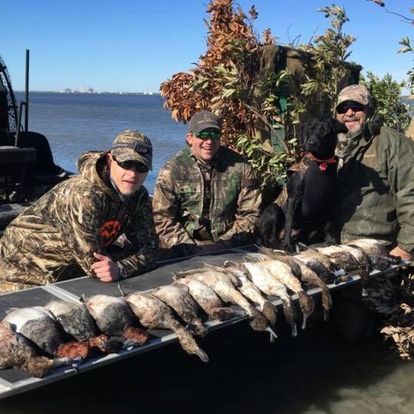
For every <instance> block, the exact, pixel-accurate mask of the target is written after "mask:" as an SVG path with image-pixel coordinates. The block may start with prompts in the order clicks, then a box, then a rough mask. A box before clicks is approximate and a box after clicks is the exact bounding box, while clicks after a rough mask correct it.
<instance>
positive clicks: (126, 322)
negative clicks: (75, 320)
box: [83, 295, 149, 349]
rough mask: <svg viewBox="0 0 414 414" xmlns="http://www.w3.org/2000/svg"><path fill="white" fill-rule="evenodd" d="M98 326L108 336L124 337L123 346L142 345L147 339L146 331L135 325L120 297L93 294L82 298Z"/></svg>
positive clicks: (124, 302) (127, 307) (128, 309)
mask: <svg viewBox="0 0 414 414" xmlns="http://www.w3.org/2000/svg"><path fill="white" fill-rule="evenodd" d="M83 300H84V301H85V304H86V307H87V309H88V311H89V313H90V314H91V316H92V317H93V319H94V320H95V322H96V324H97V325H98V328H99V329H100V330H101V331H102V332H103V333H104V334H105V335H108V336H117V337H119V336H121V337H122V338H124V340H125V343H124V345H123V347H124V348H127V349H128V348H130V347H134V346H142V345H144V344H145V343H146V342H147V341H148V340H149V334H148V332H146V331H144V330H143V329H140V328H139V327H137V322H138V321H137V320H136V318H135V316H134V314H133V313H132V311H131V309H130V308H129V306H128V304H127V303H126V301H125V299H124V298H122V297H115V296H109V295H94V296H91V297H90V298H83Z"/></svg>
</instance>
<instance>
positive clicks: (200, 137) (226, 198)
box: [153, 111, 261, 255]
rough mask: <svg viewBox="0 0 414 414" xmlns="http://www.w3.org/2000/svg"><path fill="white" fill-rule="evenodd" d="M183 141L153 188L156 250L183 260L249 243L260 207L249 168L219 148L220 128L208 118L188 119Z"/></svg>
mask: <svg viewBox="0 0 414 414" xmlns="http://www.w3.org/2000/svg"><path fill="white" fill-rule="evenodd" d="M186 141H187V144H188V147H187V148H185V149H183V150H181V151H179V152H178V153H177V154H175V155H174V156H173V157H172V158H171V159H170V160H169V161H168V162H167V163H166V164H165V166H164V167H163V168H162V169H161V171H160V173H159V175H158V178H157V182H156V185H155V190H154V198H153V210H154V220H155V226H156V230H157V234H158V236H159V238H160V246H161V247H162V248H164V249H172V250H171V251H172V252H173V253H172V254H173V255H174V254H176V255H185V254H190V253H194V252H213V251H214V250H218V249H220V248H224V247H230V246H233V245H237V244H243V243H249V242H252V241H253V239H254V234H255V228H256V225H257V221H258V216H259V207H260V203H261V194H260V189H259V182H258V179H257V177H256V174H255V173H254V171H253V169H252V167H251V166H250V165H249V164H248V163H247V162H246V161H245V160H244V159H243V158H242V157H241V156H240V155H238V154H237V153H235V152H234V151H232V150H230V149H228V148H225V147H222V146H220V122H219V119H218V117H217V116H216V115H214V114H213V113H211V112H208V111H201V112H198V113H197V114H195V115H194V116H193V118H192V119H191V120H190V122H189V127H188V133H187V135H186ZM201 246H203V247H201Z"/></svg>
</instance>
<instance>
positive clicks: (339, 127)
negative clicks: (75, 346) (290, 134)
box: [300, 118, 348, 159]
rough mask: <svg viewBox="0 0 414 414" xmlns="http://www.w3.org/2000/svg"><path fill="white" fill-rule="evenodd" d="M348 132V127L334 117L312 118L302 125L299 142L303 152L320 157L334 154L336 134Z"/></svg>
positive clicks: (323, 157) (329, 156)
mask: <svg viewBox="0 0 414 414" xmlns="http://www.w3.org/2000/svg"><path fill="white" fill-rule="evenodd" d="M341 132H342V133H346V132H348V128H347V127H346V126H345V125H344V124H342V123H341V122H339V121H337V120H336V119H334V118H312V119H310V120H309V121H307V122H305V124H304V125H303V128H302V131H301V134H300V142H301V145H302V148H303V149H304V151H305V152H310V153H312V154H313V155H314V156H315V157H317V158H320V159H328V158H331V157H333V156H334V155H335V147H336V144H337V140H338V138H337V135H338V134H339V133H341Z"/></svg>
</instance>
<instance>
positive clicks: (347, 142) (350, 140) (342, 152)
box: [335, 127, 362, 158]
mask: <svg viewBox="0 0 414 414" xmlns="http://www.w3.org/2000/svg"><path fill="white" fill-rule="evenodd" d="M361 131H362V127H359V128H357V129H354V130H353V131H348V132H347V133H345V134H344V133H341V134H338V145H337V146H336V151H335V153H336V155H337V156H338V157H340V158H344V157H345V156H346V155H347V154H348V153H349V152H350V151H351V150H352V148H353V147H354V146H355V145H356V144H357V143H356V141H355V140H354V138H355V137H356V136H358V135H359V134H360V133H361Z"/></svg>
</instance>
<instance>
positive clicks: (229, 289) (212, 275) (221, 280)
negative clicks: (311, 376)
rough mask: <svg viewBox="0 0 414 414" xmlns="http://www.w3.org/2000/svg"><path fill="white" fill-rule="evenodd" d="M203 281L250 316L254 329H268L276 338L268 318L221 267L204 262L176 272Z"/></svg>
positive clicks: (224, 299)
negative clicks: (241, 291)
mask: <svg viewBox="0 0 414 414" xmlns="http://www.w3.org/2000/svg"><path fill="white" fill-rule="evenodd" d="M177 275H178V276H180V275H183V276H185V277H188V278H193V279H196V280H199V281H201V282H204V283H205V284H206V285H207V286H209V287H210V288H211V289H213V290H214V291H215V292H216V293H217V295H218V296H219V297H220V299H221V300H223V301H224V302H225V303H233V304H235V305H238V306H240V308H242V309H243V310H244V311H245V312H246V313H247V315H248V316H249V317H250V326H251V327H252V328H253V329H254V330H256V331H268V332H269V333H270V334H271V335H273V336H274V337H275V338H277V335H276V334H275V333H274V332H273V330H272V328H271V327H270V326H269V322H268V320H267V319H266V318H265V317H264V316H263V314H262V313H260V312H259V311H258V310H257V309H256V308H255V307H254V306H253V305H251V304H250V302H249V301H248V300H247V299H246V298H245V297H244V296H243V295H242V294H241V293H240V292H239V291H238V290H237V289H236V287H235V286H234V284H233V281H232V277H231V276H229V274H228V273H226V272H223V270H222V269H221V268H218V267H216V266H210V265H206V264H204V266H203V267H202V268H199V269H192V270H187V271H185V272H179V273H177Z"/></svg>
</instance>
